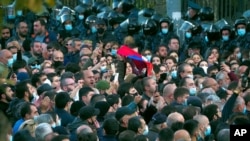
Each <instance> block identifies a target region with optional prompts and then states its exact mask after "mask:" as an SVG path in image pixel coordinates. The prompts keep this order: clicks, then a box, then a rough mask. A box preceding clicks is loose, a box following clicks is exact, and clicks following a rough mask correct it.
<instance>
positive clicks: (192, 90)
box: [189, 87, 197, 96]
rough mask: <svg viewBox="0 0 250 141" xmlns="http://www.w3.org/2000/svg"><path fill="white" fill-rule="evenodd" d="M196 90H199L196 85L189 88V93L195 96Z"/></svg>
mask: <svg viewBox="0 0 250 141" xmlns="http://www.w3.org/2000/svg"><path fill="white" fill-rule="evenodd" d="M196 92H197V91H196V88H195V87H194V88H190V89H189V94H190V96H195V94H196Z"/></svg>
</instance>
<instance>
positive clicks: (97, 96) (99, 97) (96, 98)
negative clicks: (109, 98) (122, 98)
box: [90, 94, 105, 106]
mask: <svg viewBox="0 0 250 141" xmlns="http://www.w3.org/2000/svg"><path fill="white" fill-rule="evenodd" d="M103 99H105V95H104V94H94V95H93V96H92V97H91V99H90V104H91V105H92V106H95V104H96V103H97V102H98V101H103Z"/></svg>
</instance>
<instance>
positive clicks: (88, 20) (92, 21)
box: [85, 15, 98, 26]
mask: <svg viewBox="0 0 250 141" xmlns="http://www.w3.org/2000/svg"><path fill="white" fill-rule="evenodd" d="M97 19H98V18H97V16H95V15H89V16H88V17H87V18H86V20H85V24H86V25H87V26H90V25H91V24H95V23H96V20H97Z"/></svg>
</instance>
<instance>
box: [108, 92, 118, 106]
mask: <svg viewBox="0 0 250 141" xmlns="http://www.w3.org/2000/svg"><path fill="white" fill-rule="evenodd" d="M119 98H120V96H119V95H118V94H112V95H108V96H107V97H106V100H107V102H108V103H109V105H110V106H113V105H114V104H118V103H119Z"/></svg>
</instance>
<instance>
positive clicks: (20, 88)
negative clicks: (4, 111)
mask: <svg viewBox="0 0 250 141" xmlns="http://www.w3.org/2000/svg"><path fill="white" fill-rule="evenodd" d="M28 84H30V80H24V81H21V82H19V83H17V84H16V97H17V98H20V99H22V98H24V95H25V92H27V91H28V86H27V85H28Z"/></svg>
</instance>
